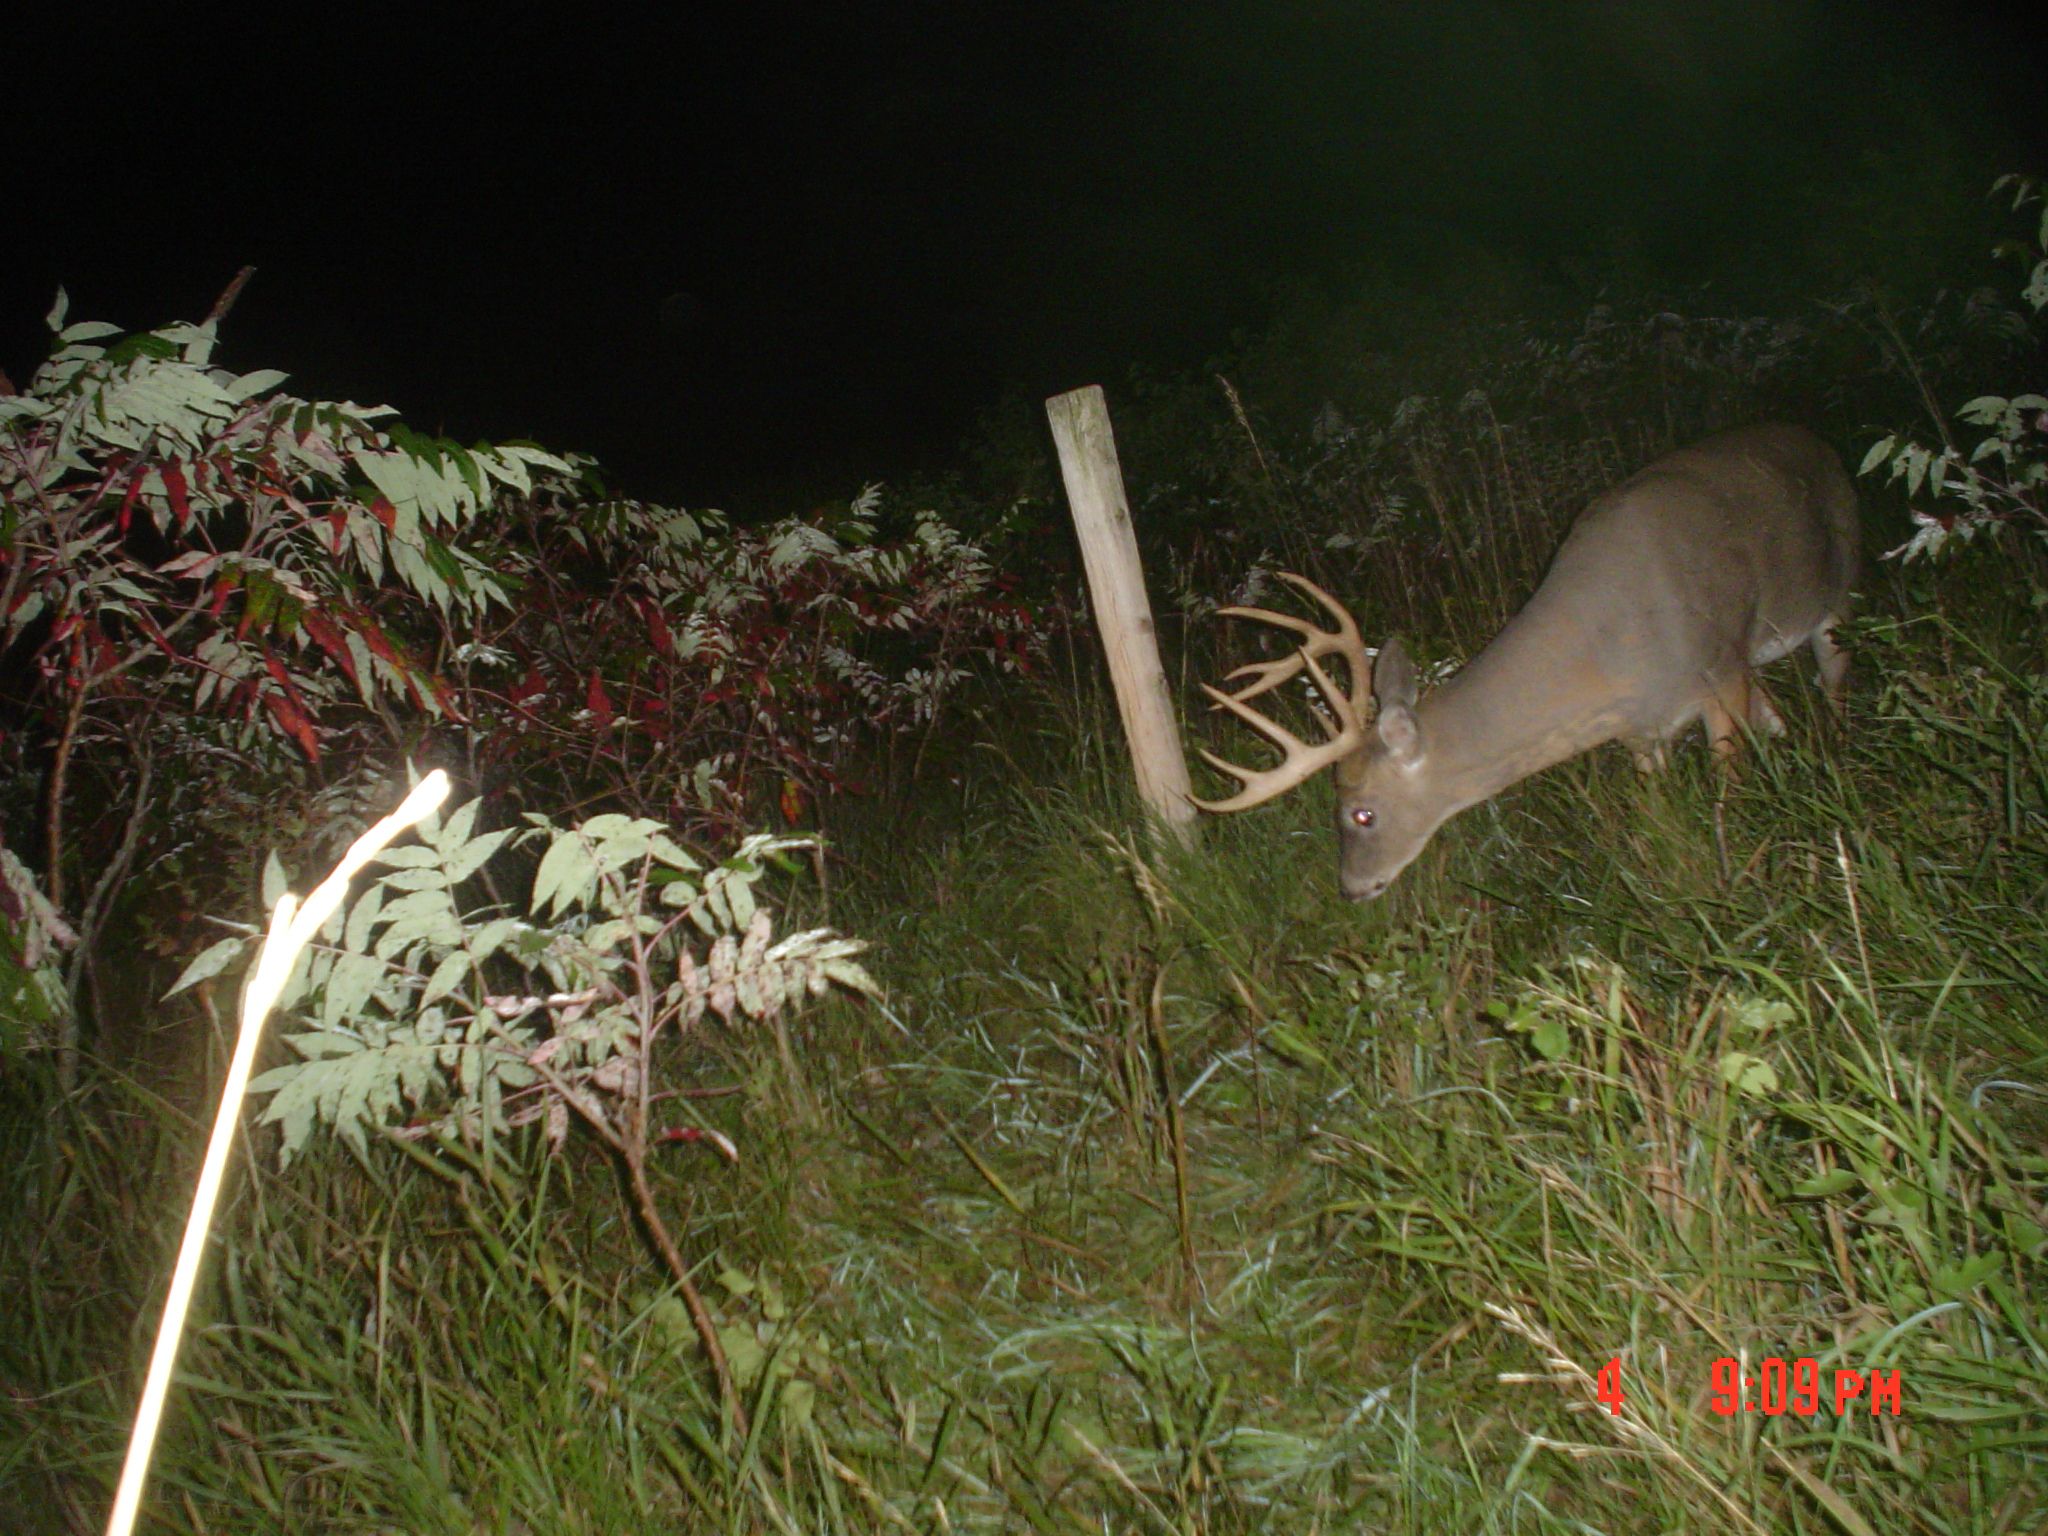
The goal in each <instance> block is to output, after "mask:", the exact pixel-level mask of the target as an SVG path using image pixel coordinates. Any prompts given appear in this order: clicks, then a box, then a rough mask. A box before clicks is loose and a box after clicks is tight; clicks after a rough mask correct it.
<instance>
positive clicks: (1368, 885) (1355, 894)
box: [1340, 879, 1390, 901]
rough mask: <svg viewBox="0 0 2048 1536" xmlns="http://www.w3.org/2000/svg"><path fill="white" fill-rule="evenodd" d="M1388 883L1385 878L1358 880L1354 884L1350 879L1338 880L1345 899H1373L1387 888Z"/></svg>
mask: <svg viewBox="0 0 2048 1536" xmlns="http://www.w3.org/2000/svg"><path fill="white" fill-rule="evenodd" d="M1389 883H1390V882H1388V881H1386V880H1378V879H1375V880H1360V881H1358V882H1357V883H1355V884H1354V883H1352V882H1350V881H1343V882H1340V884H1341V885H1342V887H1343V891H1344V899H1345V900H1346V901H1373V900H1375V899H1377V898H1378V896H1379V894H1380V893H1381V892H1382V891H1384V890H1385V889H1386V888H1387V886H1388V884H1389Z"/></svg>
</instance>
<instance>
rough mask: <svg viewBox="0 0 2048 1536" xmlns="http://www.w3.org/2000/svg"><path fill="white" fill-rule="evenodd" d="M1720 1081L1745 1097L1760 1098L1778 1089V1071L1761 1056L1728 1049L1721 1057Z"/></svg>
mask: <svg viewBox="0 0 2048 1536" xmlns="http://www.w3.org/2000/svg"><path fill="white" fill-rule="evenodd" d="M1720 1070H1721V1081H1722V1082H1724V1083H1726V1084H1727V1085H1728V1086H1729V1087H1731V1088H1733V1089H1734V1090H1735V1091H1736V1092H1737V1093H1739V1094H1741V1095H1743V1096H1744V1097H1745V1098H1761V1097H1763V1096H1764V1095H1766V1094H1771V1093H1776V1092H1777V1091H1778V1073H1777V1069H1776V1068H1775V1067H1773V1066H1772V1065H1771V1064H1770V1063H1769V1062H1768V1061H1765V1060H1764V1059H1763V1058H1762V1057H1761V1056H1752V1055H1750V1054H1749V1053H1748V1052H1747V1051H1730V1052H1728V1053H1727V1054H1726V1055H1725V1056H1723V1057H1722V1058H1721V1068H1720Z"/></svg>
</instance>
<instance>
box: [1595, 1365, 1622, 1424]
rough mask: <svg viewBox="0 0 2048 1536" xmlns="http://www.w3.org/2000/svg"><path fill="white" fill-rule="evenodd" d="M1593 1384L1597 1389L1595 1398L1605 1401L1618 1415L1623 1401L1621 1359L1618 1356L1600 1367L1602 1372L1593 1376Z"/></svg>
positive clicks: (1608, 1407)
mask: <svg viewBox="0 0 2048 1536" xmlns="http://www.w3.org/2000/svg"><path fill="white" fill-rule="evenodd" d="M1593 1384H1594V1386H1595V1388H1596V1389H1597V1390H1596V1391H1595V1392H1594V1393H1593V1400H1594V1401H1595V1402H1599V1403H1605V1404H1606V1405H1607V1411H1608V1412H1609V1413H1612V1414H1617V1415H1618V1414H1619V1413H1620V1412H1621V1403H1622V1396H1621V1360H1620V1358H1619V1357H1618V1356H1617V1357H1616V1358H1615V1359H1612V1360H1610V1361H1608V1362H1607V1363H1606V1364H1605V1365H1603V1366H1601V1367H1600V1374H1599V1375H1598V1376H1596V1377H1594V1378H1593Z"/></svg>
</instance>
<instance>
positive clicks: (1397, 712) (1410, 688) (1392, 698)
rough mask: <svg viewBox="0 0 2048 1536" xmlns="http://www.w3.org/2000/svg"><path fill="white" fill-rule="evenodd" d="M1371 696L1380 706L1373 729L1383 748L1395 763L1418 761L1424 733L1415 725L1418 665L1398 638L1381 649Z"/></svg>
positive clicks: (1374, 671) (1374, 664)
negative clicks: (1416, 668)
mask: <svg viewBox="0 0 2048 1536" xmlns="http://www.w3.org/2000/svg"><path fill="white" fill-rule="evenodd" d="M1372 696H1373V702H1374V704H1375V705H1376V706H1377V710H1376V712H1375V714H1374V716H1373V729H1374V731H1376V732H1377V733H1378V734H1379V738H1380V745H1381V746H1383V747H1385V748H1386V749H1387V753H1388V755H1389V756H1390V757H1392V758H1393V759H1394V760H1395V761H1396V762H1400V763H1415V762H1419V761H1420V760H1421V758H1422V733H1421V731H1420V730H1419V729H1418V728H1417V727H1416V723H1415V664H1414V663H1413V662H1411V661H1410V660H1409V659H1408V649H1407V647H1406V646H1404V645H1402V644H1401V639H1400V636H1398V635H1396V636H1394V637H1392V638H1391V639H1389V640H1388V641H1387V643H1386V644H1385V645H1383V646H1381V647H1380V654H1379V659H1378V660H1376V661H1375V662H1374V663H1373V664H1372Z"/></svg>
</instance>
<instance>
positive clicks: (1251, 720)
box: [1195, 571, 1372, 811]
mask: <svg viewBox="0 0 2048 1536" xmlns="http://www.w3.org/2000/svg"><path fill="white" fill-rule="evenodd" d="M1280 579H1281V580H1282V581H1284V582H1287V583H1288V584H1289V585H1290V586H1293V587H1296V588H1299V589H1300V590H1301V591H1303V592H1306V593H1307V594H1308V595H1309V596H1310V597H1312V598H1314V599H1315V600H1316V601H1317V602H1319V603H1321V604H1322V605H1323V607H1325V608H1326V609H1328V610H1329V612H1330V616H1331V617H1332V618H1333V619H1335V620H1336V627H1335V628H1333V629H1318V628H1316V626H1315V625H1314V624H1312V623H1310V622H1309V621H1308V620H1307V619H1298V618H1296V617H1294V616H1293V615H1292V614H1287V613H1275V612H1273V611H1272V610H1271V609H1267V608H1219V609H1217V610H1216V611H1217V612H1218V613H1220V614H1222V615H1223V616H1224V617H1226V618H1233V619H1253V620H1256V621H1257V622H1258V623H1261V624H1271V625H1273V626H1274V627H1275V628H1276V629H1284V630H1287V631H1288V632H1289V633H1291V634H1296V635H1299V636H1301V646H1300V648H1299V649H1297V650H1295V651H1294V652H1293V653H1291V654H1290V655H1286V656H1282V657H1280V658H1278V659H1277V660H1274V661H1254V662H1249V663H1247V664H1246V665H1244V666H1242V667H1239V668H1238V669H1237V670H1236V671H1235V672H1232V673H1231V674H1230V676H1229V677H1227V678H1225V679H1224V681H1225V682H1233V681H1235V680H1236V679H1238V678H1240V677H1244V676H1247V675H1249V676H1250V677H1251V679H1252V680H1251V681H1250V682H1249V683H1247V684H1246V685H1245V686H1244V687H1242V688H1240V689H1238V690H1237V692H1235V693H1225V692H1224V691H1223V690H1222V689H1220V688H1212V687H1210V686H1209V685H1208V684H1207V683H1204V684H1202V692H1204V693H1206V694H1207V695H1208V696H1209V698H1210V700H1211V701H1212V702H1213V703H1214V704H1216V705H1217V706H1218V707H1220V708H1223V709H1227V710H1229V711H1230V712H1231V713H1232V714H1233V715H1236V716H1237V718H1238V719H1240V720H1242V721H1243V722H1244V723H1245V724H1246V725H1248V726H1250V727H1251V728H1252V729H1253V730H1255V731H1257V732H1258V733H1259V734H1260V735H1261V736H1264V737H1265V738H1266V739H1267V740H1268V741H1270V742H1272V743H1273V745H1275V746H1276V747H1278V748H1279V749H1280V750H1281V752H1282V753H1284V754H1285V756H1284V757H1283V758H1282V760H1281V762H1280V763H1279V765H1278V766H1277V767H1273V768H1240V767H1238V766H1237V765H1236V764H1235V763H1226V762H1225V761H1224V760H1223V759H1222V758H1220V757H1218V756H1216V755H1215V754H1214V753H1213V752H1209V751H1207V750H1205V749H1197V750H1200V751H1201V757H1202V761H1203V762H1205V763H1207V764H1208V765H1209V766H1210V767H1211V768H1214V769H1216V770H1217V771H1218V772H1219V773H1227V774H1229V775H1230V776H1231V777H1232V778H1234V779H1237V780H1239V781H1240V782H1241V783H1242V784H1243V785H1244V788H1243V789H1241V790H1239V791H1238V792H1237V793H1236V794H1234V795H1232V796H1231V797H1230V798H1229V799H1227V800H1197V801H1195V804H1196V805H1198V806H1200V807H1201V808H1202V809H1203V810H1205V811H1242V810H1249V809H1250V808H1251V807H1252V806H1255V805H1263V804H1264V803H1265V802H1266V801H1268V800H1271V799H1272V798H1273V797H1274V796H1276V795H1281V794H1285V793H1286V792H1287V791H1288V790H1290V789H1292V788H1294V786H1295V785H1297V784H1301V783H1304V782H1305V781H1307V780H1308V779H1311V778H1313V777H1314V776H1315V775H1316V774H1318V773H1320V772H1321V771H1322V770H1323V769H1325V768H1327V767H1329V766H1330V765H1331V764H1332V763H1334V762H1336V761H1337V760H1338V759H1339V758H1343V757H1348V756H1350V755H1351V754H1352V753H1353V752H1355V751H1357V750H1358V749H1359V748H1360V747H1361V746H1363V745H1364V744H1365V710H1366V703H1367V701H1368V700H1369V699H1370V698H1371V690H1372V663H1371V661H1369V660H1368V659H1367V657H1366V654H1365V642H1364V641H1362V640H1361V639H1359V637H1358V624H1357V622H1356V621H1355V620H1354V619H1353V618H1352V617H1351V615H1350V613H1349V612H1348V611H1346V609H1345V607H1344V605H1343V604H1342V603H1340V602H1338V601H1337V600H1336V599H1335V598H1334V597H1332V596H1330V594H1329V593H1327V592H1325V591H1324V590H1323V589H1322V588H1321V587H1319V586H1317V585H1316V584H1315V583H1314V582H1312V581H1309V580H1307V579H1306V578H1304V577H1301V576H1297V575H1295V574H1294V573H1293V572H1292V571H1282V572H1280ZM1319 656H1341V657H1343V659H1344V660H1345V662H1346V663H1347V664H1348V665H1349V666H1350V668H1351V692H1350V695H1349V696H1348V697H1347V696H1346V695H1345V694H1344V692H1343V691H1342V690H1340V689H1339V688H1338V687H1337V685H1336V684H1335V683H1333V682H1332V681H1331V680H1330V675H1329V674H1328V673H1327V672H1325V671H1324V670H1323V669H1322V667H1321V666H1319V665H1318V664H1317V661H1316V658H1317V657H1319ZM1303 671H1306V672H1307V673H1308V675H1309V677H1310V678H1311V679H1312V680H1313V681H1314V683H1315V685H1316V691H1317V692H1319V693H1320V694H1321V695H1322V696H1323V699H1324V700H1325V702H1327V703H1328V704H1329V706H1330V712H1331V714H1333V715H1335V716H1336V726H1335V728H1334V729H1333V730H1332V731H1331V733H1330V735H1329V738H1328V739H1327V740H1325V741H1321V742H1318V743H1316V744H1315V745H1314V746H1311V745H1309V743H1307V742H1305V741H1303V740H1302V739H1301V738H1300V737H1299V736H1297V735H1295V734H1294V733H1293V732H1292V731H1290V730H1288V729H1287V727H1285V726H1284V725H1281V724H1279V723H1278V722H1277V721H1274V720H1270V719H1268V718H1267V717H1266V716H1264V715H1262V714H1260V713H1259V712H1258V711H1257V710H1255V709H1253V708H1252V707H1251V706H1250V705H1249V704H1247V703H1246V702H1245V700H1247V699H1255V698H1257V697H1258V696H1259V695H1260V694H1262V693H1265V692H1267V691H1269V690H1270V689H1273V688H1277V687H1279V686H1280V684H1282V683H1284V682H1286V681H1287V680H1288V679H1289V678H1291V677H1294V676H1296V675H1297V674H1298V673H1301V672H1303Z"/></svg>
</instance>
